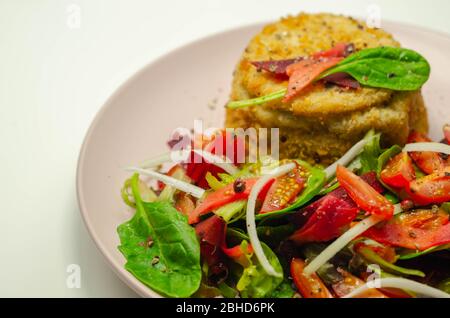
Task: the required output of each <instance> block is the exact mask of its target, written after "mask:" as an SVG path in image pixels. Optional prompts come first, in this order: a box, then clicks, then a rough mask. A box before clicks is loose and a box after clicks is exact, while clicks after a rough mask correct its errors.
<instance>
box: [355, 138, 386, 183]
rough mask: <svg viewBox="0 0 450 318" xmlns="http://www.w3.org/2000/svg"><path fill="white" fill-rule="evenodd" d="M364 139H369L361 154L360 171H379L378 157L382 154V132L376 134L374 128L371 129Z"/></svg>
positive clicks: (361, 172)
mask: <svg viewBox="0 0 450 318" xmlns="http://www.w3.org/2000/svg"><path fill="white" fill-rule="evenodd" d="M364 139H366V140H367V143H366V145H365V146H364V149H363V151H362V152H361V154H360V155H359V160H360V164H361V168H360V171H359V173H360V174H364V173H367V172H370V171H377V168H378V157H379V156H380V154H381V147H380V134H379V133H378V134H375V133H374V131H373V130H370V131H369V132H368V133H367V134H366V136H365V137H364Z"/></svg>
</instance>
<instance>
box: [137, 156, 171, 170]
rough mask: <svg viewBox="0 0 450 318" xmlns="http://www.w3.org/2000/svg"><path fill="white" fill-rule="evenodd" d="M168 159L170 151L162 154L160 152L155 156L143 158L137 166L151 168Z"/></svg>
mask: <svg viewBox="0 0 450 318" xmlns="http://www.w3.org/2000/svg"><path fill="white" fill-rule="evenodd" d="M169 161H170V152H166V153H163V154H160V155H158V156H156V157H153V158H151V159H148V160H145V161H143V162H141V163H140V164H139V167H140V168H142V169H151V168H156V167H158V166H159V165H162V164H163V163H166V162H169Z"/></svg>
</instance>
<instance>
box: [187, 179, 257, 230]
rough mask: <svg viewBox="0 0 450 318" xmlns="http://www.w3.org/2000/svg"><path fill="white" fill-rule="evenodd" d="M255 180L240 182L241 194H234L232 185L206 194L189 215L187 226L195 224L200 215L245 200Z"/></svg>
mask: <svg viewBox="0 0 450 318" xmlns="http://www.w3.org/2000/svg"><path fill="white" fill-rule="evenodd" d="M257 180H258V178H250V179H243V180H242V182H243V183H244V184H245V188H244V191H242V192H238V193H236V192H235V190H234V184H229V185H227V186H225V187H223V188H221V189H219V190H217V191H214V192H212V193H210V194H208V195H207V196H206V198H205V199H204V200H203V201H201V202H200V203H199V204H198V206H197V207H196V208H195V210H194V211H192V213H191V214H190V215H189V224H193V223H197V222H198V221H199V217H200V216H201V215H204V214H206V213H208V212H211V211H212V210H214V209H217V208H219V207H221V206H223V205H225V204H227V203H231V202H234V201H238V200H245V199H247V198H248V196H249V195H250V191H251V190H252V187H253V186H254V184H255V182H256V181H257Z"/></svg>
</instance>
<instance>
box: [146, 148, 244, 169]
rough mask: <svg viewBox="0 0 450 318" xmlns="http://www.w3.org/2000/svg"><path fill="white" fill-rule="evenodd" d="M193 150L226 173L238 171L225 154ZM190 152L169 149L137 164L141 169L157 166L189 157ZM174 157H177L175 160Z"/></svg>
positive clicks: (188, 150)
mask: <svg viewBox="0 0 450 318" xmlns="http://www.w3.org/2000/svg"><path fill="white" fill-rule="evenodd" d="M192 151H193V152H195V153H196V154H198V155H199V156H201V157H202V158H204V159H205V160H206V161H207V162H208V163H211V164H213V165H215V166H217V167H219V168H221V169H223V170H224V171H225V172H226V173H228V174H235V173H237V172H238V171H239V169H238V168H237V167H236V166H235V165H234V164H233V163H232V161H231V160H230V159H229V158H228V157H225V156H223V157H222V156H218V155H215V154H213V153H211V152H208V151H205V150H201V149H193V150H192ZM190 153H191V149H185V150H176V151H171V152H167V153H163V154H160V155H158V156H156V157H154V158H151V159H148V160H145V161H144V162H142V163H140V164H139V165H138V166H139V168H142V169H152V168H156V167H157V166H159V165H161V164H163V163H167V162H171V161H172V162H173V161H175V162H179V161H183V160H186V159H187V158H189V155H190ZM174 158H177V160H175V159H174Z"/></svg>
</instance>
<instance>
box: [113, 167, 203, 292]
mask: <svg viewBox="0 0 450 318" xmlns="http://www.w3.org/2000/svg"><path fill="white" fill-rule="evenodd" d="M138 182H139V176H138V175H137V174H135V175H134V176H133V177H132V181H131V189H132V193H133V196H134V202H135V204H136V213H135V215H134V216H133V218H131V220H129V221H127V222H125V223H123V224H121V225H119V227H118V228H117V232H118V233H119V237H120V246H119V247H118V248H119V250H120V251H121V252H122V254H123V255H124V256H125V258H126V259H127V263H126V264H125V268H126V269H127V270H128V271H129V272H131V273H132V274H133V275H134V276H135V277H136V278H137V279H139V280H140V281H141V282H143V283H144V284H146V285H148V286H149V287H150V288H152V289H153V290H155V291H157V292H160V293H162V294H165V295H167V296H170V297H188V296H190V295H192V294H193V293H194V292H195V291H196V290H197V289H198V288H199V286H200V282H201V276H202V273H201V267H200V244H199V241H198V239H197V236H196V234H195V230H194V228H192V227H191V226H189V224H188V222H187V219H186V217H185V216H184V215H182V214H181V213H179V212H178V211H177V210H176V209H175V208H174V207H173V206H172V205H171V204H170V203H169V202H143V201H142V199H141V197H140V194H139V188H138Z"/></svg>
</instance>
